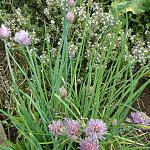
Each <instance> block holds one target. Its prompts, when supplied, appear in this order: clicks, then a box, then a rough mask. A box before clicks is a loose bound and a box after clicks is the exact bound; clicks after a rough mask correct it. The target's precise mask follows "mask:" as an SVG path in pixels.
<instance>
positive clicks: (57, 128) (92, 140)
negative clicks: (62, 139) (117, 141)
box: [48, 118, 107, 150]
mask: <svg viewBox="0 0 150 150" xmlns="http://www.w3.org/2000/svg"><path fill="white" fill-rule="evenodd" d="M81 127H82V126H81V125H80V123H79V122H78V121H76V120H73V119H64V121H63V122H62V121H60V120H58V121H52V123H51V124H50V125H48V128H49V131H50V133H52V134H53V135H54V136H60V135H64V134H66V135H67V136H68V137H69V138H70V139H71V140H72V141H74V142H76V141H77V139H80V135H81V134H82V132H83V133H84V135H85V139H80V146H79V149H80V150H98V149H99V144H98V142H99V140H102V139H104V136H105V135H106V133H107V126H106V124H105V123H104V122H103V121H102V120H99V119H93V118H92V119H90V120H89V122H88V123H87V126H86V127H84V129H81Z"/></svg>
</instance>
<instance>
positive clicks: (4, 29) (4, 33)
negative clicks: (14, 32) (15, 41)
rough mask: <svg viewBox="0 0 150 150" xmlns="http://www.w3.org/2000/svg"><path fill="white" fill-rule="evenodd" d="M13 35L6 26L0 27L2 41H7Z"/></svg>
mask: <svg viewBox="0 0 150 150" xmlns="http://www.w3.org/2000/svg"><path fill="white" fill-rule="evenodd" d="M10 35H11V32H10V30H9V28H7V27H6V26H5V25H3V24H2V25H1V27H0V39H7V38H8V37H9V36H10Z"/></svg>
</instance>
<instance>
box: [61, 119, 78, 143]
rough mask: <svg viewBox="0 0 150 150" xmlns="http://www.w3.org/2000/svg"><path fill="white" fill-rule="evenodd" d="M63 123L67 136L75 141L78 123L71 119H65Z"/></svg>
mask: <svg viewBox="0 0 150 150" xmlns="http://www.w3.org/2000/svg"><path fill="white" fill-rule="evenodd" d="M64 125H65V127H66V132H67V134H68V137H69V138H70V139H71V140H72V141H76V140H77V138H78V134H79V131H80V123H79V122H78V121H76V120H73V119H65V120H64Z"/></svg>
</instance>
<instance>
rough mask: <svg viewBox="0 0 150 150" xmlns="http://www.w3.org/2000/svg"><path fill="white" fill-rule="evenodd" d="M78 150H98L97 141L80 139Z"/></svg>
mask: <svg viewBox="0 0 150 150" xmlns="http://www.w3.org/2000/svg"><path fill="white" fill-rule="evenodd" d="M79 149H80V150H99V145H98V141H97V140H95V139H93V138H86V139H84V140H83V139H81V141H80V147H79Z"/></svg>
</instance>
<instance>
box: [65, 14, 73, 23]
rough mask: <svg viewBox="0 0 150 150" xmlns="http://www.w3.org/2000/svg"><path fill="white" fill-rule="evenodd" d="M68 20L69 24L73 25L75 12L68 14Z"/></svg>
mask: <svg viewBox="0 0 150 150" xmlns="http://www.w3.org/2000/svg"><path fill="white" fill-rule="evenodd" d="M66 20H67V21H68V22H69V23H72V22H73V20H74V13H73V12H68V13H67V14H66Z"/></svg>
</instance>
